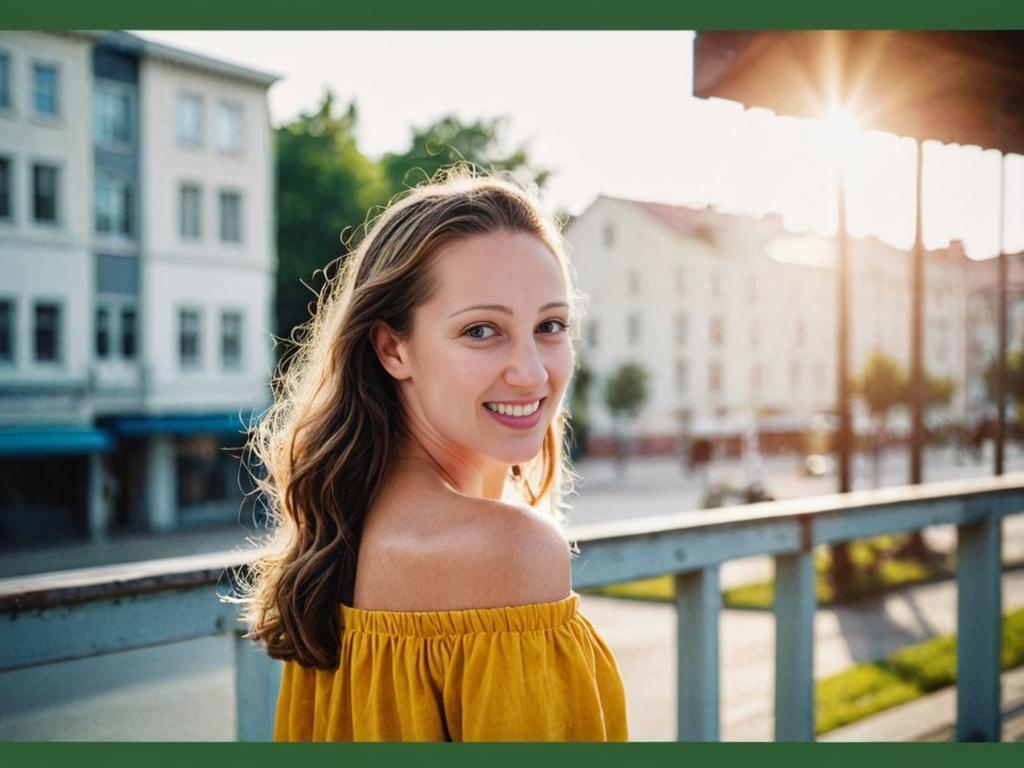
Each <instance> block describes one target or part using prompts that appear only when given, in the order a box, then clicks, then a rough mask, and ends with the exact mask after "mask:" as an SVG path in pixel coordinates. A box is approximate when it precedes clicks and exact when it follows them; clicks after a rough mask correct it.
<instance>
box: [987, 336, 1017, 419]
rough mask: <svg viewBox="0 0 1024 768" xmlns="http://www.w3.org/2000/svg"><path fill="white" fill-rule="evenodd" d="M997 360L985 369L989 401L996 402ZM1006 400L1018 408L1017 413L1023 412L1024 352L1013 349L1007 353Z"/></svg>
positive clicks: (994, 359) (993, 360)
mask: <svg viewBox="0 0 1024 768" xmlns="http://www.w3.org/2000/svg"><path fill="white" fill-rule="evenodd" d="M998 362H999V361H998V359H997V358H993V359H992V361H991V362H990V363H989V364H988V367H987V368H986V369H985V389H986V390H987V392H988V396H989V399H991V400H992V402H995V399H996V366H997V363H998ZM1004 386H1005V391H1006V400H1007V401H1008V402H1011V403H1013V404H1014V405H1015V406H1016V407H1017V413H1018V414H1019V413H1020V412H1021V406H1022V405H1024V350H1020V349H1013V350H1010V351H1009V352H1007V353H1006V379H1005V385H1004Z"/></svg>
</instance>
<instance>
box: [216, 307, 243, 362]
mask: <svg viewBox="0 0 1024 768" xmlns="http://www.w3.org/2000/svg"><path fill="white" fill-rule="evenodd" d="M229 319H231V320H236V321H237V325H236V326H235V331H236V334H235V336H234V343H235V344H236V345H237V348H236V350H235V352H234V357H233V358H230V359H229V356H228V333H227V331H228V320H229ZM220 366H221V369H222V370H224V371H230V372H237V371H241V370H243V369H244V368H245V313H244V312H242V310H240V309H225V310H222V311H221V313H220Z"/></svg>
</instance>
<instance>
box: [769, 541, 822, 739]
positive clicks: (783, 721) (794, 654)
mask: <svg viewBox="0 0 1024 768" xmlns="http://www.w3.org/2000/svg"><path fill="white" fill-rule="evenodd" d="M816 607H817V597H816V595H815V591H814V554H813V552H809V551H808V552H799V553H797V554H795V555H779V556H777V557H776V558H775V740H776V741H814V612H815V608H816Z"/></svg>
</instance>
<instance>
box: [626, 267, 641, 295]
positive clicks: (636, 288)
mask: <svg viewBox="0 0 1024 768" xmlns="http://www.w3.org/2000/svg"><path fill="white" fill-rule="evenodd" d="M626 285H627V289H626V290H627V291H628V292H629V295H630V296H639V295H640V273H639V272H638V271H637V270H635V269H631V270H629V272H627V273H626Z"/></svg>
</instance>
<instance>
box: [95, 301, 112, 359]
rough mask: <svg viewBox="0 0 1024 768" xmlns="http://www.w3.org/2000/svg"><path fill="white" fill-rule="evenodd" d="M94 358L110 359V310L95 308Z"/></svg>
mask: <svg viewBox="0 0 1024 768" xmlns="http://www.w3.org/2000/svg"><path fill="white" fill-rule="evenodd" d="M96 357H98V358H100V359H101V360H106V359H107V358H108V357H110V310H109V309H107V308H106V307H97V308H96Z"/></svg>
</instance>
